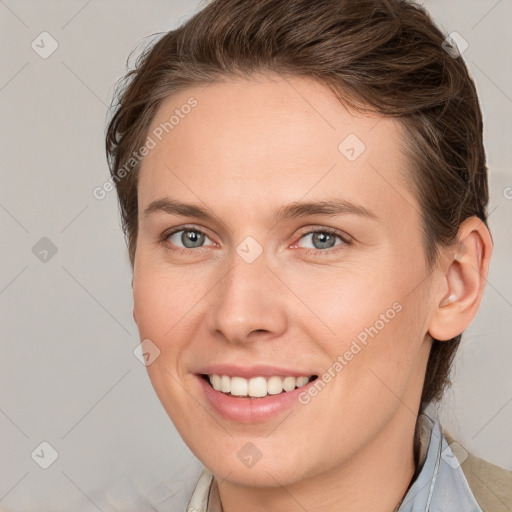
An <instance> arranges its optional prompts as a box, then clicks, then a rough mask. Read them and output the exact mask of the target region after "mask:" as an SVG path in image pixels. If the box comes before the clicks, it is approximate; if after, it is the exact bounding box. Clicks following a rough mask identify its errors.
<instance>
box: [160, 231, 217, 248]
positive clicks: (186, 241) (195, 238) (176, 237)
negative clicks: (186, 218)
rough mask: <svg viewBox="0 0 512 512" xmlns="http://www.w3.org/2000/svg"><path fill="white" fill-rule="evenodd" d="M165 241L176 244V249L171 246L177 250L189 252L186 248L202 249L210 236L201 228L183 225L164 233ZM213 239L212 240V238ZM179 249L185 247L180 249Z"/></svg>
mask: <svg viewBox="0 0 512 512" xmlns="http://www.w3.org/2000/svg"><path fill="white" fill-rule="evenodd" d="M162 238H163V241H164V242H168V243H169V245H172V246H175V247H176V249H174V248H172V247H169V248H170V249H171V250H173V251H174V250H175V251H177V252H187V251H186V250H187V249H188V250H194V249H200V248H201V247H202V246H203V244H204V242H205V240H210V239H209V238H208V236H207V235H206V234H205V233H204V232H203V231H201V230H200V229H197V228H194V227H187V226H181V227H180V228H178V229H175V230H174V231H171V232H170V233H169V232H168V233H166V234H164V236H163V237H162ZM210 241H211V240H210ZM179 249H185V250H184V251H183V250H182V251H180V250H179Z"/></svg>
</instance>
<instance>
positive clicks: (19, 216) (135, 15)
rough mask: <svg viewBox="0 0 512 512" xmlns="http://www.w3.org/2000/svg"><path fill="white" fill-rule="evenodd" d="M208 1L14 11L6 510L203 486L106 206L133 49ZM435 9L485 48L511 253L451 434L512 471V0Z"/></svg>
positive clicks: (3, 77) (5, 93) (505, 253)
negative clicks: (142, 326) (150, 372)
mask: <svg viewBox="0 0 512 512" xmlns="http://www.w3.org/2000/svg"><path fill="white" fill-rule="evenodd" d="M202 5H203V4H202V3H198V2H196V1H185V0H183V1H178V0H172V1H170V0H150V1H144V2H135V1H133V0H130V1H127V0H123V1H121V0H115V1H103V2H102V1H99V0H90V1H62V0H61V1H36V0H33V1H28V0H18V1H15V0H0V34H1V38H2V46H1V48H2V66H1V68H0V108H1V119H2V123H1V136H0V140H1V152H0V172H1V178H2V186H1V189H0V225H1V228H2V240H3V243H2V244H1V249H0V250H1V258H2V260H1V261H2V264H1V265H0V307H1V320H2V322H1V325H2V331H1V343H2V357H1V363H0V364H1V367H0V379H1V380H0V384H1V385H0V390H1V393H0V432H1V437H0V439H1V441H0V442H1V450H2V452H1V453H2V458H1V461H2V463H1V474H0V511H2V512H7V511H9V512H14V511H36V510H37V511H53V512H59V511H69V510H76V511H89V510H91V511H97V510H102V511H103V512H108V511H114V510H115V511H123V512H127V511H135V510H136V511H137V512H141V511H145V510H158V511H164V510H167V511H171V510H173V511H174V510H180V508H181V507H184V503H185V502H186V499H187V497H188V495H189V492H190V488H191V485H193V484H194V481H195V478H196V477H197V475H198V473H199V470H200V464H199V462H198V461H196V460H195V458H194V457H193V456H192V455H191V453H190V452H189V451H188V449H187V448H186V447H185V446H184V445H183V443H182V441H181V439H180V438H179V436H178V435H177V433H176V432H175V430H174V427H173V426H172V423H171V422H170V420H169V419H168V417H167V416H166V414H165V412H164V411H163V409H162V407H161V405H160V403H159V401H158V399H157V397H156V395H155V394H154V392H153V390H152V388H151V385H150V383H149V380H148V378H147V374H146V369H145V367H144V366H143V365H142V364H141V363H140V362H139V361H138V360H137V359H136V358H135V356H134V355H133V350H134V348H135V347H136V345H137V343H138V334H137V330H136V326H135V324H134V323H133V320H132V316H131V315H132V299H131V287H130V282H131V276H130V268H129V264H128V259H127V255H126V251H125V246H124V241H123V238H122V234H121V230H120V228H119V218H118V214H117V204H116V197H115V193H114V192H112V193H110V194H109V195H108V196H107V197H106V198H105V199H104V200H102V201H100V200H97V199H95V198H94V197H93V195H92V190H93V189H94V187H96V186H100V185H101V184H102V183H103V182H104V181H105V179H106V178H107V177H108V170H107V166H106V163H105V157H104V148H103V147H104V140H103V137H104V132H105V123H106V115H107V105H108V104H109V103H110V100H111V97H112V92H113V87H114V84H115V82H116V80H118V78H120V77H121V76H122V74H123V73H124V72H125V64H126V59H127V57H128V55H129V53H130V52H131V50H133V49H134V48H136V47H137V48H139V49H140V48H141V47H142V46H143V44H144V41H145V39H144V38H145V37H146V36H148V35H151V34H154V33H156V32H160V31H166V30H169V29H171V28H174V27H176V26H177V25H178V24H179V23H181V22H182V21H184V20H185V19H186V18H188V17H189V16H190V15H191V14H192V13H193V12H195V11H196V10H197V9H199V8H200V7H201V6H202ZM425 6H426V7H427V8H428V9H429V10H430V11H431V12H432V13H433V15H434V17H435V18H436V19H437V21H438V22H439V23H440V24H441V25H442V26H443V27H444V30H445V32H446V33H450V32H453V31H457V32H459V33H460V34H461V35H462V36H463V37H464V39H465V40H467V42H468V43H469V47H468V49H467V50H466V51H465V52H464V58H465V60H466V62H467V63H468V65H469V67H470V69H471V73H472V76H473V77H474V80H475V82H476V86H477V88H478V91H479V94H480V98H481V102H482V105H483V112H484V118H485V123H486V124H485V143H486V149H487V152H488V161H489V167H490V170H491V171H490V185H491V202H490V208H489V211H490V212H492V213H491V216H490V225H491V230H492V233H493V237H494V240H495V254H494V259H493V262H492V266H491V271H490V276H489V281H488V287H487V290H486V293H485V297H484V302H483V305H482V308H481V311H480V313H479V316H478V318H477V319H476V320H475V322H474V323H473V324H472V326H471V328H470V329H469V330H468V331H467V332H466V335H465V337H464V341H463V344H462V347H461V350H460V351H459V354H458V356H457V360H456V374H455V379H456V383H455V386H454V388H453V391H451V392H449V393H448V394H447V396H446V399H445V402H444V403H443V408H442V411H441V412H442V419H443V425H444V426H445V428H448V429H449V430H450V431H451V432H452V433H453V434H454V435H455V437H456V438H458V439H460V440H461V442H462V443H463V444H465V445H466V447H467V448H469V449H470V450H471V451H472V452H473V453H475V454H476V455H479V456H483V457H485V458H487V459H489V460H491V461H493V462H494V463H496V464H500V465H502V466H505V467H507V468H508V469H512V444H511V443H510V426H511V424H512V379H511V368H510V361H512V343H510V327H511V320H510V319H511V317H512V278H511V274H510V271H509V269H510V261H512V259H511V257H512V237H511V224H512V223H511V218H512V199H510V198H511V197H512V188H507V187H512V170H511V164H512V150H511V147H512V145H511V142H510V141H511V135H512V133H511V129H510V119H511V118H512V74H511V73H510V67H511V59H510V52H511V49H512V36H511V31H510V26H511V23H512V2H511V1H510V0H501V1H496V0H479V1H472V2H468V1H464V0H450V2H447V1H439V0H429V1H425ZM42 32H48V33H49V34H50V36H47V35H43V36H40V34H41V33H42ZM41 38H43V42H41ZM51 38H53V40H54V41H56V43H55V42H53V41H52V39H51ZM33 41H35V42H34V46H35V48H36V49H37V51H38V52H39V53H37V52H36V51H35V50H34V49H33V48H32V47H31V44H32V42H33ZM146 41H147V40H146ZM52 44H54V45H55V44H58V48H57V49H56V51H54V53H52V54H51V55H50V56H48V57H47V58H42V57H41V56H40V54H41V53H44V52H45V51H46V52H48V51H49V50H51V48H52V46H51V45H52ZM507 197H508V198H507ZM42 238H47V239H49V240H50V241H51V242H49V241H48V240H43V241H41V239H42ZM36 244H37V245H36ZM34 246H35V249H33V248H34ZM55 249H56V250H57V252H56V253H55V254H52V251H55ZM44 251H48V252H44ZM34 253H36V254H34ZM41 258H43V259H44V258H46V259H47V261H46V262H44V261H41ZM44 441H45V442H47V443H49V444H50V445H51V447H53V449H54V450H56V452H57V453H58V458H57V459H56V460H55V462H54V463H53V464H52V465H51V466H50V467H48V469H42V468H41V467H40V465H39V464H44V462H45V461H46V463H48V462H49V461H50V459H49V457H51V454H52V451H51V448H49V447H47V446H45V445H43V446H42V447H41V446H40V443H41V442H44ZM34 450H35V451H34ZM41 450H42V451H41ZM32 453H33V458H32V457H31V454H32ZM36 461H37V462H39V464H38V463H36ZM141 495H142V496H144V497H141Z"/></svg>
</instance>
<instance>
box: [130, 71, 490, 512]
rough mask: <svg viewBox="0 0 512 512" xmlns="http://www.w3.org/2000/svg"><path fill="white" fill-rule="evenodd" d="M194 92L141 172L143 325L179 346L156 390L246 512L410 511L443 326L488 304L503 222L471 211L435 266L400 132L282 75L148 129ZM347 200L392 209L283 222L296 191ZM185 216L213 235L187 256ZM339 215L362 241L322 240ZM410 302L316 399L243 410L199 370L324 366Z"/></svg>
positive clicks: (163, 359)
mask: <svg viewBox="0 0 512 512" xmlns="http://www.w3.org/2000/svg"><path fill="white" fill-rule="evenodd" d="M191 96H193V97H194V98H196V99H197V102H198V105H197V107H196V108H195V109H193V110H192V112H191V113H190V114H189V115H187V116H185V117H184V119H181V120H180V123H179V124H178V125H176V126H175V127H174V129H173V130H172V131H171V132H170V133H169V134H168V135H167V136H166V137H164V138H163V139H162V141H161V142H159V144H158V145H157V146H156V147H155V148H154V149H152V150H151V151H150V152H149V154H148V155H147V156H146V157H145V159H144V161H143V164H142V167H141V170H140V180H139V185H138V201H139V232H138V237H137V250H136V257H135V264H134V280H133V294H134V319H135V321H136V323H137V325H138V328H139V332H140V337H141V339H146V338H149V339H150V340H151V341H152V342H153V343H154V344H155V345H157V346H158V348H159V350H160V351H161V353H160V355H159V357H157V358H156V359H155V361H154V362H153V363H152V364H150V365H149V366H148V367H147V370H148V374H149V377H150V379H151V382H152V385H153V387H154V389H155V391H156V393H157V395H158V397H159V399H160V401H161V403H162V405H163V406H164V408H165V410H166V412H167V413H168V415H169V417H170V418H171V420H172V421H173V423H174V425H175V426H176V428H177V430H178V431H179V433H180V435H181V436H182V438H183V440H184V441H185V443H186V444H187V445H188V446H189V448H190V449H191V450H192V452H193V453H194V454H195V455H196V456H197V457H198V458H199V459H200V460H201V462H202V463H203V464H204V465H205V466H206V467H207V468H208V469H209V470H210V471H211V472H212V473H213V474H214V475H215V477H216V479H217V482H218V485H219V495H220V499H221V502H222V506H223V509H224V512H235V511H236V510H239V508H238V507H239V504H240V503H243V504H244V507H243V508H244V510H245V511H247V512H254V511H263V510H265V511H281V512H283V511H285V512H286V511H292V510H293V511H295V510H303V509H305V510H308V512H319V511H322V512H328V511H335V510H336V511H339V510H351V511H352V512H358V511H360V512H363V511H364V512H368V511H369V510H371V511H382V512H388V511H392V510H394V508H395V507H396V505H397V503H398V502H399V501H400V499H401V498H402V496H403V494H404V493H405V491H406V489H407V487H408V485H409V482H410V480H411V478H412V475H413V472H414V469H415V468H414V460H413V434H414V427H415V424H416V420H417V411H418V408H419V405H420V396H421V390H422V386H423V380H424V375H425V368H426V364H427V359H428V354H429V350H430V346H431V342H432V339H431V336H430V335H432V336H434V337H436V338H437V339H439V340H449V339H450V338H452V337H453V336H456V335H457V334H459V333H460V332H462V331H463V330H464V329H465V328H466V327H467V326H468V325H469V323H470V322H471V320H472V319H473V317H474V316H475V314H476V312H477V310H478V307H479V305H480V302H481V298H482V295H483V289H484V284H485V276H486V274H487V270H488V265H489V260H490V255H491V250H492V242H491V238H490V235H489V232H488V231H487V229H486V228H485V226H484V225H483V224H482V223H481V222H480V221H479V220H478V219H476V218H471V219H468V220H467V221H465V222H464V223H463V224H462V225H461V228H460V231H459V235H460V241H461V245H460V246H456V247H451V248H447V249H445V250H443V255H442V258H441V260H440V263H439V266H438V267H436V269H435V270H434V271H433V272H432V273H430V274H429V273H427V265H426V259H425V253H424V251H423V247H422V243H421V238H420V236H421V234H420V233H421V232H420V213H419V212H420V210H419V204H418V201H417V199H416V197H415V194H414V192H413V190H412V188H411V187H410V186H409V185H408V182H407V179H406V177H407V173H408V172H409V171H408V166H407V161H406V159H405V157H404V155H403V154H402V151H401V147H402V146H401V145H402V144H403V141H404V137H403V134H402V131H401V126H400V125H399V124H398V123H397V121H395V120H391V119H384V118H381V117H379V116H377V115H373V116H367V115H366V116H363V115H360V114H355V113H354V112H349V111H347V110H346V109H345V108H344V107H343V106H342V105H341V104H340V103H339V102H338V101H337V100H336V98H335V97H334V96H333V95H332V93H331V92H330V91H329V90H328V89H327V88H326V87H325V86H323V85H322V84H320V83H318V82H316V81H313V80H309V79H305V78H299V77H296V78H287V79H286V80H284V79H282V78H280V77H279V76H274V75H268V74H267V75H261V76H258V77H257V78H256V77H253V78H252V79H250V80H244V79H236V80H229V81H228V80H226V81H223V82H219V83H215V84H210V85H209V86H208V87H206V88H205V87H204V86H203V87H197V88H196V87H194V88H189V89H187V90H184V91H181V92H180V93H177V94H174V95H172V96H170V97H168V98H167V99H166V100H165V101H164V102H163V103H162V105H161V107H160V109H159V110H158V112H157V114H156V116H155V118H154V120H153V123H152V126H151V128H150V130H149V131H150V132H151V131H152V130H153V129H154V128H155V127H157V126H158V125H159V124H160V123H161V122H165V121H166V120H168V119H169V117H170V116H171V115H172V114H173V112H174V110H175V109H176V108H178V109H179V108H180V106H182V105H183V104H185V103H186V102H187V100H188V99H189V98H190V97H191ZM349 134H356V135H357V137H358V138H359V139H360V140H361V141H363V142H364V144H365V146H366V150H365V151H364V152H363V153H362V154H361V155H360V156H359V157H358V158H357V159H356V160H355V161H352V162H351V161H349V160H348V159H347V158H346V157H345V156H344V155H343V154H342V153H341V152H340V151H339V150H338V145H339V144H340V142H342V141H343V140H344V139H345V138H346V137H347V136H348V135H349ZM163 197H172V198H173V199H175V200H179V201H182V202H186V203H192V204H195V205H198V206H201V207H203V208H206V209H208V210H209V211H210V212H211V214H212V218H211V219H202V218H200V219H198V218H195V217H188V216H187V217H184V216H178V215H171V214H169V213H165V212H162V211H158V212H154V213H152V214H150V215H144V210H145V208H146V207H147V206H148V205H149V204H150V203H151V202H152V201H154V200H157V199H161V198H163ZM333 197H336V198H339V199H345V200H349V201H352V202H353V203H356V204H358V205H362V206H364V207H365V208H367V209H368V210H371V211H372V212H374V213H375V215H376V216H377V217H378V220H373V219H368V218H364V217H361V216H357V215H350V214H344V215H338V216H327V215H320V214H315V215H310V216H308V217H305V218H296V219H288V220H282V221H280V222H277V223H276V222H275V220H274V218H273V212H274V211H276V210H278V209H279V208H280V207H282V206H284V205H287V204H290V203H292V202H295V201H320V200H328V199H331V198H333ZM184 224H187V225H190V224H192V229H193V230H194V229H198V230H200V231H201V232H203V233H205V234H206V238H205V239H204V242H203V245H202V246H200V247H199V248H191V249H190V248H189V249H188V252H185V253H183V254H180V253H179V252H175V251H180V249H181V250H183V249H184V248H185V246H184V245H183V240H182V238H181V234H182V233H181V232H180V233H178V235H174V236H173V237H172V240H171V239H170V238H168V239H167V240H165V239H163V238H164V236H163V235H164V234H165V233H166V231H167V232H168V231H169V230H170V228H176V227H179V226H182V225H184ZM322 228H323V229H326V228H329V229H331V230H337V231H338V232H339V233H340V234H341V235H342V236H345V237H346V236H347V235H348V237H349V240H351V243H350V244H345V243H344V242H343V241H342V240H341V239H338V238H337V237H336V238H335V242H334V244H335V245H334V246H333V247H330V246H327V248H322V247H325V246H322V245H321V244H320V245H319V243H318V242H314V240H313V237H312V235H311V232H312V231H315V230H316V231H320V232H322ZM189 229H190V227H189ZM247 236H251V237H253V238H254V239H255V240H256V241H257V243H258V244H259V245H260V246H261V248H262V249H263V253H262V254H261V255H260V256H259V257H258V258H257V259H256V260H255V261H254V262H252V263H247V262H246V261H245V260H244V259H243V258H241V257H240V256H239V255H238V254H237V252H236V249H237V247H238V245H239V244H240V243H241V242H242V241H244V239H245V238H246V237H247ZM189 247H190V245H189ZM172 248H174V249H175V251H173V250H172ZM461 248H463V250H461ZM336 249H338V250H336ZM457 253H458V254H457ZM455 256H457V259H456V258H455ZM450 295H454V297H455V298H454V299H453V300H452V301H451V302H448V303H447V304H443V300H444V302H446V300H445V299H446V298H447V297H449V296H450ZM395 302H398V303H399V304H400V305H401V306H402V309H401V311H400V312H399V313H397V314H396V315H395V317H394V318H393V319H392V320H390V321H389V322H388V323H386V324H385V327H384V328H382V329H381V330H380V331H379V333H378V334H377V335H376V336H375V337H373V338H370V339H369V341H368V343H367V345H366V346H364V347H363V348H362V350H361V351H360V352H359V353H357V355H355V356H354V358H353V359H352V360H351V361H350V362H349V364H347V365H346V366H345V367H344V368H343V370H342V371H341V372H339V373H338V374H336V377H335V378H333V379H332V380H331V382H329V383H328V384H327V385H326V386H325V388H324V389H323V390H322V391H321V392H320V393H318V395H317V396H316V397H314V398H313V399H312V400H311V401H310V403H309V404H307V405H302V404H300V403H297V404H295V405H294V406H293V408H292V409H290V410H288V411H285V413H283V414H280V415H279V416H278V417H276V418H273V419H272V420H269V421H265V422H259V423H257V422H256V423H252V424H247V423H239V422H235V421H232V420H226V419H224V418H223V417H221V416H219V415H218V414H217V413H216V412H215V411H214V410H213V409H211V407H210V406H209V404H208V402H207V401H206V399H205V397H204V396H203V393H202V391H201V389H200V387H199V385H198V381H197V378H196V377H195V375H194V374H195V372H196V371H197V370H198V369H199V368H200V367H201V366H203V365H206V364H208V363H212V362H215V363H232V364H238V365H241V366H249V365H251V364H255V363H260V364H269V365H277V366H284V367H286V368H295V369H299V370H304V371H305V374H306V375H310V374H316V375H321V374H323V372H324V371H326V370H327V369H328V368H329V367H332V365H333V363H334V362H335V361H336V359H337V357H338V356H339V355H340V354H344V353H345V351H346V350H348V349H349V347H350V344H351V341H352V340H353V339H354V338H355V337H356V336H357V335H358V334H359V333H360V332H362V331H364V329H365V328H367V327H369V326H372V325H374V324H375V322H376V320H378V319H379V318H380V315H381V314H383V313H385V312H386V311H387V310H388V309H389V308H391V307H392V305H393V304H394V303H395ZM440 304H441V305H440ZM247 442H252V443H253V444H254V445H255V446H256V447H257V449H258V450H259V451H260V452H261V454H262V457H261V459H260V460H259V461H258V462H257V463H256V464H255V465H254V466H253V467H251V468H248V467H246V466H245V465H244V464H242V462H241V461H240V460H239V459H238V457H237V452H238V451H239V450H240V449H241V448H242V446H244V445H245V443H247Z"/></svg>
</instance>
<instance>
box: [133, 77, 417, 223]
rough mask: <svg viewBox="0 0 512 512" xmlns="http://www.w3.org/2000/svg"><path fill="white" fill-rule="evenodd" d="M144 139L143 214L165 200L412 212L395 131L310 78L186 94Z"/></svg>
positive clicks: (242, 82)
mask: <svg viewBox="0 0 512 512" xmlns="http://www.w3.org/2000/svg"><path fill="white" fill-rule="evenodd" d="M148 136H149V137H151V138H152V139H153V142H154V143H155V146H154V148H153V149H151V151H150V152H149V154H148V155H147V156H146V157H145V158H144V160H143V163H142V166H141V173H140V179H139V205H140V206H141V207H142V206H143V205H144V204H147V203H149V202H150V201H153V200H155V199H158V198H160V197H162V196H164V195H166V193H169V194H171V193H172V195H174V196H176V195H179V196H180V198H181V199H185V198H186V199H190V200H195V202H197V199H198V198H199V199H200V200H204V201H205V202H206V203H207V204H208V205H209V206H213V203H219V201H222V200H224V202H227V201H226V200H227V199H229V200H230V201H231V202H233V203H235V204H238V205H240V204H247V205H248V207H249V206H251V203H252V206H255V205H260V206H261V205H262V204H267V205H268V206H269V208H270V207H275V208H278V207H279V206H282V204H283V203H286V202H291V201H297V200H298V199H300V198H303V197H304V196H306V195H307V196H308V197H307V198H308V199H314V198H316V197H319V198H322V197H323V196H325V195H326V194H327V193H328V194H329V195H330V196H332V195H333V193H334V194H339V195H340V196H342V197H343V198H344V199H347V200H351V201H356V200H359V202H366V204H367V205H368V204H370V205H371V206H372V208H371V209H373V210H374V211H376V210H379V209H381V210H383V212H382V213H385V212H384V210H386V209H388V210H391V211H392V212H394V213H395V214H396V215H402V214H403V213H404V210H407V209H409V210H410V209H411V206H414V205H415V204H416V200H415V198H414V196H413V194H412V193H411V191H410V190H409V188H408V186H407V183H406V181H405V180H404V176H406V175H407V172H409V171H408V169H407V160H406V158H405V156H404V155H403V153H402V151H401V146H402V144H403V143H404V138H403V132H402V129H401V126H400V125H399V123H398V122H397V121H395V120H393V119H390V118H384V117H381V116H379V115H376V114H375V115H367V114H365V115H363V114H357V113H355V112H349V111H348V110H346V108H345V107H344V106H343V105H342V104H341V103H340V102H339V101H338V100H337V99H336V97H335V96H334V94H333V93H332V91H330V90H329V89H328V88H327V87H326V86H325V85H323V84H321V83H319V82H317V81H314V80H311V79H307V78H300V77H293V78H290V77H288V78H282V77H278V76H272V75H266V76H265V75H262V76H259V77H258V78H255V79H250V80H246V79H237V80H229V81H228V80H226V81H222V82H215V83H212V84H209V85H206V86H204V85H203V86H201V87H191V88H188V89H185V90H182V91H180V92H179V93H176V94H174V95H172V96H170V97H168V98H167V99H166V100H165V101H164V102H163V103H162V104H161V106H160V108H159V110H158V111H157V114H156V115H155V118H154V119H153V121H152V124H151V127H150V129H149V132H148ZM194 196H196V197H194ZM228 196H229V197H228ZM271 203H272V204H271Z"/></svg>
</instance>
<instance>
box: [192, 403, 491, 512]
mask: <svg viewBox="0 0 512 512" xmlns="http://www.w3.org/2000/svg"><path fill="white" fill-rule="evenodd" d="M418 421H420V464H419V472H418V471H417V474H416V477H415V478H414V480H413V481H412V483H411V485H410V486H409V489H408V491H407V493H406V494H405V496H404V497H403V499H402V502H401V503H400V506H399V507H398V509H397V511H398V512H440V511H443V510H450V512H482V509H481V508H480V506H479V505H478V503H477V502H476V500H475V498H474V496H473V494H472V492H471V489H470V488H469V485H468V482H467V480H466V477H465V476H464V473H463V472H462V469H461V467H460V464H459V462H458V460H457V458H456V457H455V455H454V453H453V452H452V450H451V449H450V447H449V445H448V442H447V440H446V438H445V436H444V434H443V433H442V429H441V425H440V423H439V417H438V415H437V412H435V411H432V412H423V413H422V414H421V415H420V417H419V419H418ZM186 511H187V512H222V506H221V504H220V499H219V493H218V489H217V482H216V480H214V478H213V475H212V474H211V473H210V472H209V471H208V470H207V469H204V470H203V472H202V474H201V476H200V477H199V480H198V482H197V484H196V487H195V489H194V492H193V493H192V497H191V499H190V501H189V503H188V506H187V509H186Z"/></svg>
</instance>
